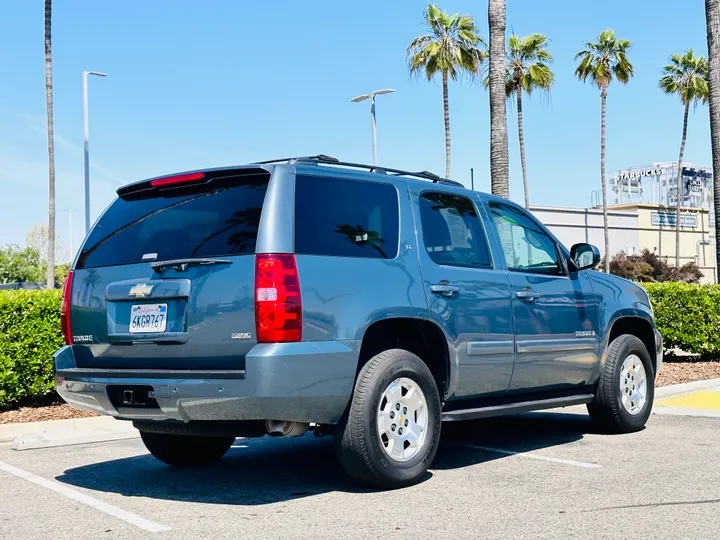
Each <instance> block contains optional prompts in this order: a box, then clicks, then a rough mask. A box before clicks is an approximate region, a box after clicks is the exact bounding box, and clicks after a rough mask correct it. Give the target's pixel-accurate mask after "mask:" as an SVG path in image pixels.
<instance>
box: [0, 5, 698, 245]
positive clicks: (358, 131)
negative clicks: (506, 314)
mask: <svg viewBox="0 0 720 540" xmlns="http://www.w3.org/2000/svg"><path fill="white" fill-rule="evenodd" d="M425 5H426V3H425V2H423V1H415V0H412V1H411V0H403V1H402V2H387V1H378V0H374V1H368V2H364V3H362V4H359V3H357V2H352V3H351V2H338V1H337V0H336V1H308V2H295V1H290V0H283V1H280V0H276V1H268V2H238V1H232V0H214V1H211V2H200V1H199V0H195V1H190V0H175V1H170V0H155V1H152V2H148V1H140V0H124V1H123V2H98V1H90V0H64V1H62V2H60V1H58V2H56V5H55V10H54V17H53V77H54V87H55V133H56V167H57V193H58V195H57V207H58V209H59V210H60V209H68V208H76V209H82V208H83V183H82V170H83V169H82V135H83V133H82V93H81V89H82V87H81V80H82V79H81V72H82V70H83V69H90V70H98V71H104V72H106V73H108V75H109V76H108V77H107V78H105V79H100V78H91V79H90V149H91V175H92V199H91V200H92V216H93V219H94V218H95V217H97V216H98V215H99V213H100V212H101V211H102V210H103V209H104V208H105V207H106V206H107V204H108V203H109V202H110V201H111V200H112V199H113V197H114V191H115V189H116V188H117V187H118V186H119V185H122V184H124V183H128V182H132V181H135V180H139V179H141V178H144V177H149V176H155V175H159V174H165V173H170V172H173V171H179V170H184V169H195V168H202V167H215V166H222V165H229V164H234V163H245V162H248V161H256V160H261V159H270V158H274V157H285V156H292V155H309V154H317V153H325V154H329V155H332V156H336V157H338V158H341V159H343V160H346V161H360V162H370V161H371V146H370V121H369V106H368V104H367V102H366V103H360V104H355V103H350V99H351V98H352V97H354V96H356V95H358V94H362V93H365V92H369V91H371V90H375V89H379V88H387V87H392V88H395V89H396V90H397V93H395V94H392V95H387V96H380V97H379V98H378V104H377V119H378V148H379V152H378V153H379V161H380V163H381V164H385V165H387V166H394V167H398V168H408V169H414V170H419V169H427V170H431V171H434V172H437V173H442V172H443V171H444V134H443V117H442V92H441V85H440V83H439V81H435V82H431V83H428V82H427V81H425V80H424V79H420V80H415V79H413V78H411V77H410V76H409V75H408V73H407V68H406V62H405V48H406V47H407V44H408V43H409V41H410V40H411V39H412V38H413V37H415V36H417V35H419V34H420V33H422V32H423V26H422V14H423V9H424V7H425ZM439 5H440V7H441V8H443V9H446V10H447V11H449V12H457V11H459V12H463V13H467V14H469V15H472V16H474V17H475V18H476V20H477V22H478V24H479V27H480V29H481V33H482V35H483V36H484V37H487V3H486V2H485V1H477V0H475V1H470V0H464V1H460V0H453V1H445V2H442V3H439ZM507 21H508V33H510V32H515V33H518V34H520V35H525V34H529V33H532V32H542V33H545V34H546V35H548V36H549V37H550V39H551V42H550V45H549V48H550V52H551V53H552V54H553V56H554V57H555V62H554V70H555V73H556V83H555V86H554V88H553V90H552V93H551V95H550V98H549V99H543V98H542V97H541V96H537V97H536V96H533V97H532V98H531V99H530V100H526V102H525V108H524V109H525V110H524V113H525V114H524V120H525V124H524V127H525V137H526V147H527V163H528V181H529V184H530V200H531V203H533V204H544V205H559V206H578V207H584V206H588V205H589V204H590V192H591V191H592V190H595V189H598V188H599V183H600V180H599V139H600V135H599V123H600V97H599V92H598V90H597V89H596V88H594V87H592V86H591V85H590V84H582V83H581V82H579V81H577V80H576V79H575V77H574V75H573V70H574V65H575V63H574V61H573V56H574V54H575V53H576V52H577V51H578V50H580V49H581V48H582V47H583V43H584V42H585V41H588V40H594V39H595V38H596V37H597V34H598V32H599V31H601V30H603V29H605V28H613V29H615V31H616V33H617V34H618V36H619V37H623V38H627V39H630V40H631V41H632V43H633V47H632V50H631V52H630V59H631V61H632V63H633V64H634V66H635V72H636V75H635V77H634V79H632V80H631V81H630V84H628V85H627V86H622V85H619V84H613V86H611V88H610V90H609V96H608V118H607V132H608V144H607V167H608V171H612V170H614V169H618V168H623V167H628V166H631V165H639V164H643V163H649V162H651V161H670V160H675V159H677V153H678V149H679V143H680V129H681V123H682V107H681V105H680V102H679V100H678V99H677V98H676V97H669V96H665V95H664V94H663V93H662V92H661V91H660V90H659V89H658V88H657V82H658V79H659V77H660V70H661V68H662V66H663V65H664V64H665V62H666V61H667V58H668V57H669V55H670V54H671V53H673V52H682V51H684V50H685V49H687V48H689V47H692V48H694V49H695V50H696V52H699V53H702V54H707V46H706V41H705V18H704V6H703V3H702V2H699V1H697V2H685V3H678V2H676V1H675V2H670V1H666V0H643V1H640V0H636V1H633V2H627V1H616V0H605V1H603V2H597V1H581V0H552V1H551V0H534V1H530V0H507ZM43 30H44V28H43V2H42V1H41V0H34V1H24V2H7V3H5V4H4V5H3V14H2V16H1V17H0V81H2V84H0V244H5V243H22V242H23V241H24V238H25V233H26V231H27V230H28V229H29V228H30V227H31V226H32V225H34V224H37V223H45V222H46V221H47V139H46V126H45V94H44V51H43ZM450 115H451V134H452V177H453V178H454V179H456V180H459V181H461V182H464V183H466V184H468V185H469V183H470V173H469V170H470V168H471V167H473V168H474V169H475V184H476V188H477V189H481V190H485V191H489V189H490V180H489V119H488V118H489V105H488V96H487V91H486V90H485V89H484V88H483V87H482V85H481V84H478V83H471V82H469V81H460V82H457V83H451V86H450ZM508 127H509V140H510V181H511V196H512V198H513V199H514V200H517V201H520V200H522V176H521V171H520V162H519V152H518V143H517V117H516V113H515V108H514V105H512V104H510V105H509V107H508ZM685 160H686V161H690V162H692V163H694V164H696V165H709V164H710V163H711V160H710V139H709V125H708V112H707V106H698V108H697V110H696V111H695V113H694V114H691V118H690V124H689V135H688V143H687V147H686V154H685ZM74 221H75V227H74V231H73V237H74V243H75V247H77V245H78V244H79V242H80V241H81V239H82V236H83V227H82V212H76V213H75V214H74ZM57 226H58V232H59V234H60V237H61V242H62V243H63V244H65V246H66V247H67V245H68V244H69V241H68V221H67V213H66V212H65V213H59V214H58V222H57Z"/></svg>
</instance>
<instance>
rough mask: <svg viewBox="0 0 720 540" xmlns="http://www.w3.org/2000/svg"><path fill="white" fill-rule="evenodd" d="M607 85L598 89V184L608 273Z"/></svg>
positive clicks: (608, 271)
mask: <svg viewBox="0 0 720 540" xmlns="http://www.w3.org/2000/svg"><path fill="white" fill-rule="evenodd" d="M606 101H607V86H603V87H602V88H601V89H600V185H601V187H602V207H603V233H604V235H605V273H606V274H609V273H610V230H609V227H608V210H607V185H606V182H605V104H606Z"/></svg>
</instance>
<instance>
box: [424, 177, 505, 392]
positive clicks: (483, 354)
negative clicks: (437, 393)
mask: <svg viewBox="0 0 720 540" xmlns="http://www.w3.org/2000/svg"><path fill="white" fill-rule="evenodd" d="M444 189H447V191H444ZM411 193H412V198H413V205H414V208H415V211H416V216H417V217H418V219H417V222H418V225H419V229H420V230H419V231H418V246H419V251H420V253H419V256H420V262H421V268H422V277H423V281H424V285H425V289H426V296H427V300H428V307H429V311H430V317H431V319H432V320H434V321H435V322H437V324H438V325H439V326H440V327H441V328H443V329H444V330H445V334H446V336H447V338H448V340H449V341H450V361H451V364H452V366H451V373H450V375H451V377H450V387H449V395H450V397H452V398H471V397H475V396H479V395H483V394H489V393H493V392H499V391H505V390H507V388H508V385H509V384H510V378H511V376H512V369H513V360H514V344H513V334H512V308H511V300H510V289H509V287H508V283H507V281H506V279H505V275H504V272H503V271H501V270H496V269H495V268H494V265H493V261H492V257H491V255H490V250H489V248H488V239H487V236H486V234H485V230H484V228H483V225H482V223H481V220H480V219H478V208H477V206H476V204H475V202H473V200H471V199H470V198H469V197H467V196H466V195H465V193H467V192H463V191H461V190H459V189H454V188H444V187H439V186H437V187H433V188H432V189H427V188H426V186H423V185H414V184H411Z"/></svg>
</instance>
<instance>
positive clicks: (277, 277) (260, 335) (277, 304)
mask: <svg viewBox="0 0 720 540" xmlns="http://www.w3.org/2000/svg"><path fill="white" fill-rule="evenodd" d="M255 329H256V331H257V340H258V343H279V342H283V341H300V340H301V339H302V302H301V301H300V280H299V278H298V271H297V265H296V264H295V256H294V255H287V254H283V255H256V256H255Z"/></svg>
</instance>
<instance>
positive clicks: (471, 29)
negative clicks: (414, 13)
mask: <svg viewBox="0 0 720 540" xmlns="http://www.w3.org/2000/svg"><path fill="white" fill-rule="evenodd" d="M424 16H425V24H426V26H427V29H428V33H427V34H426V35H423V36H420V37H417V38H415V39H413V40H412V41H411V42H410V44H409V45H408V48H407V52H406V55H407V62H408V68H409V70H410V73H411V74H412V75H419V74H420V73H423V74H424V75H425V76H426V77H427V79H428V80H431V79H432V78H433V76H434V75H435V74H436V73H437V72H442V73H445V74H447V75H448V76H449V77H450V78H452V79H457V78H459V77H460V76H461V75H463V74H469V75H470V76H471V77H475V76H477V75H478V74H479V73H480V70H481V65H482V63H483V61H484V60H485V58H486V56H487V54H486V52H485V50H484V49H485V41H484V40H483V39H482V38H481V37H480V35H479V33H478V28H477V26H476V24H475V21H474V20H473V18H472V17H470V16H468V15H461V14H459V13H455V14H452V15H448V13H447V12H445V11H443V10H441V9H440V8H438V7H437V6H436V5H434V4H430V5H428V7H427V9H426V10H425V13H424Z"/></svg>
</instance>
